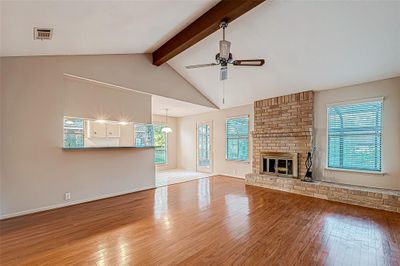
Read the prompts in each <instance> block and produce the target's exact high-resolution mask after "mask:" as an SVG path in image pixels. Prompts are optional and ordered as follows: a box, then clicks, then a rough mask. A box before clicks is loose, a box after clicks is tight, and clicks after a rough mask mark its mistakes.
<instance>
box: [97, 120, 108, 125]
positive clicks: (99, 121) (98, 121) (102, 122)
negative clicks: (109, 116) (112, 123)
mask: <svg viewBox="0 0 400 266" xmlns="http://www.w3.org/2000/svg"><path fill="white" fill-rule="evenodd" d="M105 122H106V120H103V119H98V120H96V123H99V124H104V123H105Z"/></svg>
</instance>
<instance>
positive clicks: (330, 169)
mask: <svg viewBox="0 0 400 266" xmlns="http://www.w3.org/2000/svg"><path fill="white" fill-rule="evenodd" d="M374 101H381V102H382V120H381V170H380V171H369V170H360V169H345V168H336V167H329V161H328V160H329V108H330V107H335V106H343V105H351V104H358V103H367V102H374ZM384 107H385V97H384V96H381V97H375V98H366V99H358V100H351V101H341V102H335V103H328V104H326V107H325V117H326V132H325V140H326V141H325V147H326V149H325V170H328V171H339V172H350V173H364V174H375V175H384V174H385V171H384V154H385V153H384V119H383V117H384Z"/></svg>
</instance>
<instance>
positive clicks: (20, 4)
mask: <svg viewBox="0 0 400 266" xmlns="http://www.w3.org/2000/svg"><path fill="white" fill-rule="evenodd" d="M217 2H218V0H201V1H196V0H195V1H168V0H160V1H70V0H57V1H37V0H35V1H7V0H6V1H0V5H1V16H0V18H1V37H2V38H1V55H2V56H13V55H75V54H80V55H83V54H124V53H150V52H153V51H154V50H155V49H156V48H158V47H159V46H160V45H161V44H162V43H164V42H165V41H167V40H168V39H169V38H171V37H172V36H173V35H175V34H176V33H177V32H179V31H180V30H181V29H182V28H184V27H185V26H186V25H187V24H189V23H191V22H192V21H193V20H195V19H196V18H197V17H199V16H200V15H202V14H203V13H204V12H206V11H207V10H208V9H210V8H211V7H212V6H214V5H215V4H216V3H217ZM33 27H49V28H54V35H53V39H52V40H51V41H34V40H33V38H32V36H33V32H32V30H33Z"/></svg>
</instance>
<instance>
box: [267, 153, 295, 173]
mask: <svg viewBox="0 0 400 266" xmlns="http://www.w3.org/2000/svg"><path fill="white" fill-rule="evenodd" d="M297 163H298V154H297V153H294V152H262V153H261V163H260V168H261V169H260V174H267V175H275V176H284V177H298V164H297Z"/></svg>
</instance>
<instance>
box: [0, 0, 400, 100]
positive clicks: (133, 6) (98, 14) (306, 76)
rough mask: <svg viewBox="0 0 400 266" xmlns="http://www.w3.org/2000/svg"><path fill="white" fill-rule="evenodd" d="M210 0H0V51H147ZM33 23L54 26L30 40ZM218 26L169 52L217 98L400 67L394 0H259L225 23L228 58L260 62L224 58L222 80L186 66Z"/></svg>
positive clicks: (208, 48)
mask: <svg viewBox="0 0 400 266" xmlns="http://www.w3.org/2000/svg"><path fill="white" fill-rule="evenodd" d="M216 2H218V1H216V0H214V1H213V0H210V1H167V0H163V1H161V0H160V1H106V2H102V1H101V2H100V1H79V2H78V1H32V2H29V1H24V2H22V1H1V9H2V10H1V37H2V38H1V55H2V56H20V55H75V54H123V53H147V52H153V51H154V50H155V49H156V48H158V47H159V46H160V45H161V44H162V43H164V42H165V41H166V40H168V39H169V38H170V37H172V36H173V35H174V34H176V33H177V32H179V31H180V30H181V29H183V28H184V27H185V26H187V25H188V24H189V23H191V22H192V21H194V20H195V19H196V18H197V17H199V16H200V15H201V14H203V13H204V12H205V11H207V10H208V9H209V8H211V7H212V6H214V5H215V3H216ZM35 26H38V27H52V28H54V36H53V40H51V41H33V39H32V28H33V27H35ZM221 35H222V34H221V32H220V31H219V32H216V33H214V34H212V35H210V36H209V37H207V38H206V39H204V40H202V41H201V42H199V43H197V44H196V45H194V46H192V47H191V48H189V49H187V50H186V51H184V52H183V53H181V54H179V55H178V56H176V57H175V58H173V59H172V60H170V61H169V62H168V64H170V65H171V66H172V67H173V68H174V69H175V70H176V71H177V72H178V73H180V74H181V75H182V76H183V77H184V78H185V79H186V80H188V81H189V82H190V83H191V84H193V85H194V86H195V87H196V88H197V89H198V90H200V91H201V92H202V93H203V94H204V95H205V96H206V97H208V98H209V99H210V100H211V101H212V102H213V103H214V104H216V105H217V106H219V107H221V108H226V107H232V106H238V105H242V104H248V103H252V102H253V101H254V100H257V99H263V98H268V97H273V96H277V95H284V94H288V93H293V92H298V91H302V90H308V89H313V90H322V89H330V88H336V87H341V86H345V85H351V84H356V83H362V82H367V81H372V80H378V79H384V78H389V77H393V76H399V75H400V2H399V1H273V0H271V1H266V2H265V3H263V4H261V5H260V6H258V7H256V8H255V9H253V10H251V11H249V12H248V13H246V14H244V15H243V16H241V17H239V18H238V19H236V20H235V21H233V22H232V23H231V24H230V25H229V27H228V29H227V39H228V40H229V41H231V42H232V47H231V51H232V53H233V56H234V58H236V59H247V58H249V59H252V58H259V57H261V58H265V59H266V60H267V63H266V64H265V65H264V66H263V67H260V68H251V67H246V68H245V67H237V68H234V67H231V68H230V69H229V79H228V80H227V81H226V82H225V83H221V82H220V81H219V74H218V72H219V70H218V67H214V68H204V69H192V70H187V69H185V68H184V66H185V65H189V64H197V63H211V62H213V60H214V57H215V54H216V53H217V51H218V41H219V40H220V39H221V37H222V36H221ZM223 86H224V87H225V104H222V101H221V99H222V87H223Z"/></svg>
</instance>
